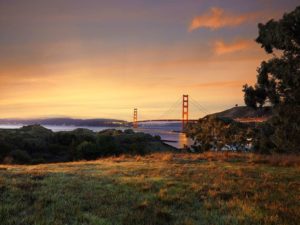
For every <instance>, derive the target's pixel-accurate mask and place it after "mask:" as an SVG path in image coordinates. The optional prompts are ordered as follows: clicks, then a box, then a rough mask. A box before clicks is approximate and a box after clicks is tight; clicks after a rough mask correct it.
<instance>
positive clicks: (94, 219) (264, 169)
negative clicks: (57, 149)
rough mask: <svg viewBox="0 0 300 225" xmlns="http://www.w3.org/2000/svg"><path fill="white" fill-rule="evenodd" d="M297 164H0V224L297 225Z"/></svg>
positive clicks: (208, 156) (195, 158) (251, 159)
mask: <svg viewBox="0 0 300 225" xmlns="http://www.w3.org/2000/svg"><path fill="white" fill-rule="evenodd" d="M299 161H300V160H299V157H293V156H289V157H286V158H284V157H282V156H281V157H275V156H270V157H262V156H257V155H252V154H234V153H231V154H228V153H227V154H224V153H205V154H175V153H174V154H172V153H156V154H151V155H148V156H145V157H141V156H136V157H133V156H132V157H129V156H128V157H125V156H120V157H116V158H106V159H101V160H96V161H89V162H86V161H81V162H69V163H56V164H43V165H31V166H21V165H18V166H17V165H15V166H14V165H0V201H1V204H0V221H1V224H5V225H10V224H28V225H29V224H39V225H43V224H49V225H50V224H51V225H62V224H72V225H76V224H120V225H121V224H122V225H126V224H128V225H134V224H136V225H142V224H186V225H187V224H190V225H191V224H215V225H218V224H219V225H221V224H222V225H224V224H249V225H250V224H268V225H269V224H280V225H284V224H286V225H292V224H297V223H298V222H299V221H300V214H299V211H300V167H299Z"/></svg>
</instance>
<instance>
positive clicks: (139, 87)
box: [0, 0, 299, 120]
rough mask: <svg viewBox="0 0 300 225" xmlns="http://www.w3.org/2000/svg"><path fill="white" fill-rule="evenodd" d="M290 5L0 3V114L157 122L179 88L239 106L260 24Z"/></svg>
mask: <svg viewBox="0 0 300 225" xmlns="http://www.w3.org/2000/svg"><path fill="white" fill-rule="evenodd" d="M237 2H239V3H240V4H236V3H237ZM241 2H242V3H241ZM297 3H299V2H298V1H296V0H286V1H281V0H254V1H248V0H228V1H221V0H216V1H209V0H189V1H180V0H174V1H150V0H149V1H147V0H140V1H137V0H127V1H123V0H112V1H96V0H87V1H82V0H81V1H80V0H53V1H44V0H42V1H41V0H26V1H24V0H3V1H1V2H0V28H1V35H0V118H30V117H48V116H51V117H52V116H70V117H78V118H92V117H93V118H118V119H125V120H131V118H132V110H133V108H135V107H137V108H139V111H140V115H141V117H143V118H145V119H148V118H157V117H158V116H160V115H161V113H163V112H164V111H166V110H167V109H168V108H169V107H170V105H172V104H173V102H175V101H176V100H177V99H178V98H180V97H181V96H182V94H189V95H190V96H192V97H193V98H194V99H196V100H197V101H198V102H199V103H201V104H202V105H203V106H204V107H205V108H207V109H208V110H209V111H211V112H215V111H220V110H223V109H226V108H229V107H232V106H234V105H235V104H239V105H243V104H244V103H243V93H242V91H241V90H242V86H243V84H245V83H254V82H255V79H256V68H257V67H258V66H259V64H260V62H261V61H262V60H263V59H265V58H266V57H267V56H266V55H265V53H264V51H263V50H262V49H261V48H260V46H259V45H258V44H256V43H255V42H254V39H255V38H256V37H257V23H259V22H266V21H267V20H269V19H270V18H277V17H278V16H280V15H282V14H283V13H284V12H287V11H289V10H291V9H293V8H295V6H296V5H297ZM178 113H180V109H178ZM201 116H203V114H201V113H198V114H197V113H195V114H193V115H191V117H192V118H198V117H201ZM179 117H180V114H178V115H177V114H176V112H174V114H173V115H169V118H179Z"/></svg>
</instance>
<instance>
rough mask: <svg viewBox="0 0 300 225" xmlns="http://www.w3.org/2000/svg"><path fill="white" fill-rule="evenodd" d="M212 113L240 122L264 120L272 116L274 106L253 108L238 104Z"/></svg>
mask: <svg viewBox="0 0 300 225" xmlns="http://www.w3.org/2000/svg"><path fill="white" fill-rule="evenodd" d="M211 115H215V116H218V117H226V118H231V119H234V120H236V121H240V122H263V121H265V120H267V119H268V118H270V117H271V115H272V108H271V107H263V108H258V109H253V108H250V107H247V106H237V107H233V108H231V109H227V110H225V111H222V112H218V113H214V114H211Z"/></svg>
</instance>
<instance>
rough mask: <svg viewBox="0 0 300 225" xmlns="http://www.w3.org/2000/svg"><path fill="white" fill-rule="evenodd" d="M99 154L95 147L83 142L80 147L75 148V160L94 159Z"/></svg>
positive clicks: (92, 144)
mask: <svg viewBox="0 0 300 225" xmlns="http://www.w3.org/2000/svg"><path fill="white" fill-rule="evenodd" d="M100 155H101V154H100V152H99V151H98V150H97V145H96V144H94V143H92V142H88V141H84V142H82V143H81V144H80V145H78V146H77V148H76V152H75V159H88V160H90V159H96V158H97V157H99V156H100Z"/></svg>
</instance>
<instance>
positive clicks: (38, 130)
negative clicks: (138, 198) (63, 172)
mask: <svg viewBox="0 0 300 225" xmlns="http://www.w3.org/2000/svg"><path fill="white" fill-rule="evenodd" d="M166 149H169V147H168V146H166V145H165V144H163V143H162V142H161V141H160V137H153V136H151V135H149V134H145V133H134V132H133V131H132V130H130V129H128V130H125V131H120V130H114V129H110V130H105V131H101V132H97V133H96V132H93V131H91V130H88V129H82V128H80V129H76V130H74V131H62V132H52V131H51V130H49V129H46V128H44V127H42V126H39V125H31V126H24V127H22V128H20V129H2V130H0V163H8V164H11V163H16V164H36V163H44V162H65V161H73V160H81V159H86V160H92V159H97V158H99V157H103V156H112V155H120V154H133V155H135V154H139V155H144V154H146V153H149V152H151V151H155V150H156V151H162V150H166Z"/></svg>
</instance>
